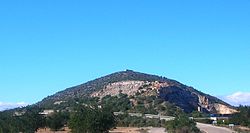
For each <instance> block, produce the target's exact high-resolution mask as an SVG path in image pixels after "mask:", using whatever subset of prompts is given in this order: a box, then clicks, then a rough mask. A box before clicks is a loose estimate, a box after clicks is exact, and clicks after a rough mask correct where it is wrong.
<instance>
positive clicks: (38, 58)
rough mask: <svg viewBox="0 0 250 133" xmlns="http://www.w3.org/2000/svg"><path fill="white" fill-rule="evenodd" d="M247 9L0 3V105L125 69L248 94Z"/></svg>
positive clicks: (127, 1)
mask: <svg viewBox="0 0 250 133" xmlns="http://www.w3.org/2000/svg"><path fill="white" fill-rule="evenodd" d="M249 7H250V1H249V0H240V1H236V0H209V1H204V0H188V1H187V0H173V1H166V0H161V1H160V0H154V1H152V0H99V1H98V0H91V1H83V0H8V1H1V2H0V105H1V103H2V104H4V103H5V104H6V103H17V102H18V103H20V102H25V103H30V104H31V103H35V102H37V101H39V100H42V98H44V97H46V96H48V95H52V94H54V93H55V92H57V91H60V90H63V89H65V88H67V87H71V86H74V85H78V84H81V83H84V82H86V81H88V80H92V79H95V78H97V77H100V76H103V75H106V74H109V73H113V72H116V71H121V70H125V69H132V70H135V71H140V72H145V73H151V74H157V75H162V76H165V77H168V78H172V79H175V80H178V81H180V82H182V83H184V84H187V85H190V86H193V87H195V88H196V89H198V90H200V91H203V92H205V93H208V94H211V95H215V96H223V97H224V96H234V94H235V93H236V92H237V94H238V93H242V94H249V95H246V96H245V97H246V98H249V97H250V76H249V75H250V8H249ZM232 94H233V95H232Z"/></svg>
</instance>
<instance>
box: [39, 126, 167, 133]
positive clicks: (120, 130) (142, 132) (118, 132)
mask: <svg viewBox="0 0 250 133" xmlns="http://www.w3.org/2000/svg"><path fill="white" fill-rule="evenodd" d="M69 132H70V129H68V128H65V129H64V131H56V132H55V131H50V129H49V128H46V129H45V128H43V129H39V130H38V131H37V132H36V133H69ZM110 133H166V132H165V129H164V128H153V127H141V128H137V127H117V128H116V129H113V130H111V131H110Z"/></svg>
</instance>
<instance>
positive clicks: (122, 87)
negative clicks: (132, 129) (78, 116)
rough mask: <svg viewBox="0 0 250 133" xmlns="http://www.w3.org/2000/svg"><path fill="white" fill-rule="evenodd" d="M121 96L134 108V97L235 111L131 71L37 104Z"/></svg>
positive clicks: (178, 86) (185, 88)
mask: <svg viewBox="0 0 250 133" xmlns="http://www.w3.org/2000/svg"><path fill="white" fill-rule="evenodd" d="M120 93H123V94H127V95H128V96H130V97H131V98H130V101H131V102H132V103H133V104H137V102H136V101H135V98H133V97H136V96H145V97H148V96H151V97H152V96H155V97H157V98H159V99H162V100H164V101H167V102H169V103H172V104H174V105H176V106H178V107H180V108H182V109H183V110H184V111H186V112H192V111H194V110H199V111H203V112H208V113H218V114H231V113H234V112H236V110H235V109H234V108H233V107H232V106H230V105H229V104H227V103H225V102H224V101H222V100H220V99H218V98H216V97H213V96H210V95H208V94H205V93H202V92H200V91H198V90H196V89H194V88H193V87H190V86H186V85H184V84H182V83H180V82H178V81H175V80H172V79H168V78H165V77H161V76H156V75H150V74H145V73H140V72H134V71H132V70H126V71H121V72H116V73H113V74H110V75H107V76H104V77H101V78H98V79H95V80H92V81H89V82H87V83H84V84H81V85H78V86H74V87H71V88H67V89H66V90H63V91H60V92H58V93H56V94H54V95H52V96H48V97H47V98H45V99H43V100H42V101H41V102H39V103H38V105H40V106H44V105H46V104H52V103H55V102H60V101H65V100H69V99H74V98H83V97H99V98H102V97H105V96H107V95H111V96H115V95H118V94H120Z"/></svg>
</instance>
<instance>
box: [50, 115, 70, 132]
mask: <svg viewBox="0 0 250 133" xmlns="http://www.w3.org/2000/svg"><path fill="white" fill-rule="evenodd" d="M68 119H69V115H68V113H67V112H57V113H54V114H52V115H51V116H49V117H48V118H47V126H48V127H49V128H50V129H51V130H53V131H58V130H60V129H61V128H62V127H63V126H64V125H66V124H67V121H68Z"/></svg>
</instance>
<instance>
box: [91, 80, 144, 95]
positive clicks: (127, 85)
mask: <svg viewBox="0 0 250 133" xmlns="http://www.w3.org/2000/svg"><path fill="white" fill-rule="evenodd" d="M145 84H147V82H145V81H122V82H115V83H112V84H109V85H107V86H105V87H104V88H103V89H102V90H100V91H97V92H94V93H92V94H91V96H92V97H100V98H102V97H104V96H107V95H111V96H115V95H118V94H119V93H123V94H127V95H129V96H130V95H135V93H136V92H137V91H138V90H139V88H140V87H141V86H142V85H145Z"/></svg>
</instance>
